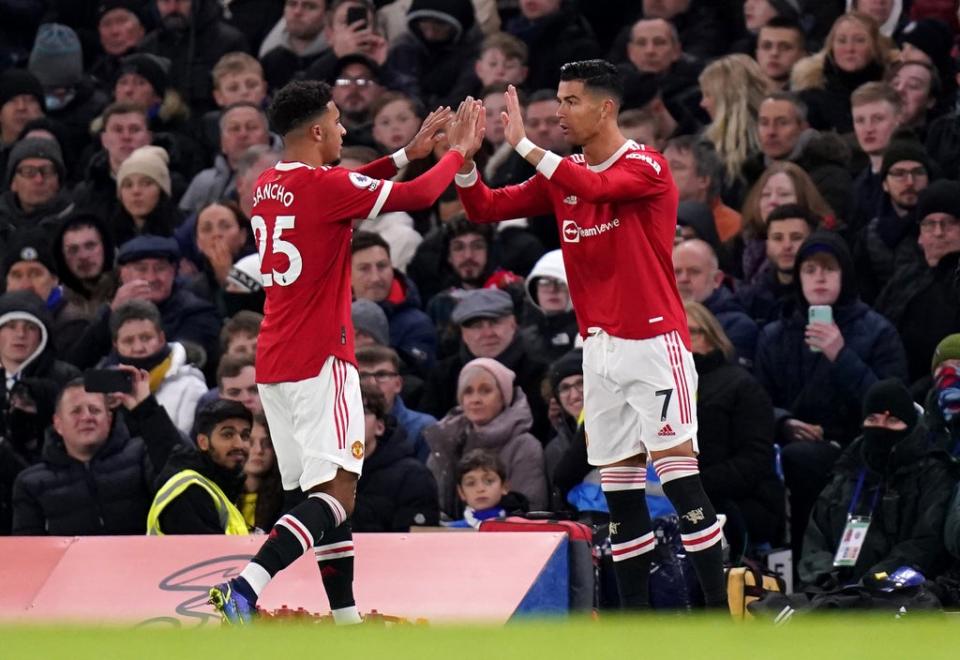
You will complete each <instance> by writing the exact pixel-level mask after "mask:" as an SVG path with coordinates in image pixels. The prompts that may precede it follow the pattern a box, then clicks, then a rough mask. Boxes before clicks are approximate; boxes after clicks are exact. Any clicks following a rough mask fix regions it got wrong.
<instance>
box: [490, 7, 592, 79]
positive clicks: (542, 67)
mask: <svg viewBox="0 0 960 660" xmlns="http://www.w3.org/2000/svg"><path fill="white" fill-rule="evenodd" d="M504 31H505V32H507V33H509V34H512V35H513V36H515V37H517V38H518V39H520V40H522V41H523V42H524V43H526V44H527V48H528V50H529V53H530V56H529V60H528V62H527V66H528V72H527V79H526V81H525V83H524V85H525V86H526V88H527V89H529V90H538V89H556V87H557V84H558V83H559V82H560V67H561V66H563V65H564V64H566V63H567V62H574V61H577V60H589V59H593V58H599V57H603V53H602V52H601V50H600V45H599V44H598V43H597V38H596V37H595V36H594V34H593V29H592V28H591V27H590V24H589V23H587V21H586V20H584V18H583V16H581V15H580V14H578V13H576V12H575V11H571V10H570V9H567V8H564V7H562V6H561V8H560V9H558V10H557V11H556V12H554V13H552V14H550V15H548V16H543V17H541V18H538V19H535V20H533V21H531V20H530V19H528V18H526V17H525V16H523V15H520V16H517V17H515V18H513V19H512V20H510V21H508V22H507V24H506V27H505V28H504Z"/></svg>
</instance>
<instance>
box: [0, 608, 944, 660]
mask: <svg viewBox="0 0 960 660" xmlns="http://www.w3.org/2000/svg"><path fill="white" fill-rule="evenodd" d="M0 658H4V659H5V660H14V659H19V658H29V659H30V660H40V659H48V658H49V659H59V658H64V659H70V660H74V659H77V660H79V659H85V658H97V659H104V658H135V659H136V660H148V659H151V658H158V659H160V658H163V659H164V660H179V659H181V658H205V659H209V660H221V659H230V660H287V659H290V660H294V659H295V658H311V659H313V658H316V659H323V660H328V659H331V660H332V659H334V658H342V659H343V660H360V659H367V658H374V659H379V658H384V659H389V660H404V659H407V658H409V659H411V660H425V659H427V658H442V659H444V660H472V659H474V658H476V659H478V660H510V659H513V658H518V659H519V658H522V659H523V660H539V659H540V658H544V659H547V660H554V659H558V658H578V659H583V660H607V659H611V660H614V659H619V658H623V660H646V659H651V660H665V659H667V658H687V659H690V660H699V659H700V658H704V659H706V658H709V659H710V660H719V659H724V658H731V659H737V660H741V659H752V658H764V659H769V660H787V659H792V658H798V659H803V660H824V659H825V658H869V659H871V660H880V659H886V658H897V659H901V658H903V659H911V660H912V659H914V658H917V659H920V660H933V659H935V658H950V659H951V660H956V659H957V658H960V617H951V616H948V617H944V616H932V617H931V616H925V617H921V616H920V615H909V616H908V617H906V618H904V619H901V620H894V619H893V618H892V617H879V618H878V617H863V616H850V615H846V616H840V615H828V616H825V617H821V618H808V619H803V620H795V621H793V622H791V623H789V624H788V625H786V626H784V627H781V628H775V627H773V626H772V625H771V624H768V623H766V622H760V621H750V622H745V623H737V622H732V621H730V620H729V619H704V618H691V617H668V618H664V617H640V618H604V619H602V620H601V621H591V620H586V619H554V620H548V621H544V620H527V621H522V622H518V623H511V624H508V625H506V626H502V627H500V626H496V627H493V626H482V625H477V626H466V625H456V626H450V625H428V626H422V627H418V626H395V627H387V628H382V627H375V626H362V627H353V628H334V627H332V626H316V625H315V626H308V625H304V624H294V623H280V624H269V625H260V626H258V627H250V628H247V629H222V628H218V627H206V628H201V629H178V630H174V629H167V630H156V629H153V630H151V629H139V630H137V629H130V628H123V627H74V626H63V627H51V626H42V627H40V626H36V627H35V626H25V625H24V626H16V625H3V626H0Z"/></svg>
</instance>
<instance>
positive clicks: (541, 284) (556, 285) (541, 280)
mask: <svg viewBox="0 0 960 660" xmlns="http://www.w3.org/2000/svg"><path fill="white" fill-rule="evenodd" d="M537 288H538V289H550V290H556V289H566V288H567V285H566V284H564V283H563V282H561V281H560V280H558V279H554V278H552V277H538V278H537Z"/></svg>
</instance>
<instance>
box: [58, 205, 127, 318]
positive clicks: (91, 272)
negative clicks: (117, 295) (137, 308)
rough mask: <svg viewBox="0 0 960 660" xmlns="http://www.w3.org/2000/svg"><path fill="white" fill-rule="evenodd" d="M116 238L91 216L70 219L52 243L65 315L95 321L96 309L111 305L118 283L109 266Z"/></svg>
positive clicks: (86, 214)
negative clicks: (106, 304)
mask: <svg viewBox="0 0 960 660" xmlns="http://www.w3.org/2000/svg"><path fill="white" fill-rule="evenodd" d="M114 251H115V249H114V245H113V238H112V236H111V235H110V232H109V230H107V228H106V226H105V225H104V223H103V221H102V220H101V219H100V218H99V217H98V216H96V215H94V214H92V213H77V214H76V215H71V216H68V217H67V218H66V219H65V221H64V223H63V225H62V226H61V228H60V231H59V232H58V233H57V235H56V237H55V238H54V240H53V259H54V262H55V263H56V268H57V273H58V274H59V275H60V282H61V283H62V284H63V298H64V300H65V301H66V304H65V308H66V310H67V311H64V312H63V313H64V314H65V315H67V314H68V315H70V316H72V317H77V318H84V319H88V320H92V319H93V318H94V316H95V315H96V311H97V308H98V307H99V306H100V305H102V304H104V303H108V302H110V298H111V297H112V295H113V290H114V287H115V286H116V279H115V278H114V277H113V272H112V271H111V269H110V265H111V264H112V263H113V256H114Z"/></svg>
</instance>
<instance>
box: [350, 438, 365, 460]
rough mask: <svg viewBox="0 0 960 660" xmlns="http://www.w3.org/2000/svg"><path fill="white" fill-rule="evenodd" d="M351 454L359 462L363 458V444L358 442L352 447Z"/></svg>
mask: <svg viewBox="0 0 960 660" xmlns="http://www.w3.org/2000/svg"><path fill="white" fill-rule="evenodd" d="M350 453H352V454H353V457H354V458H355V459H357V460H358V461H359V460H360V459H361V458H363V443H362V442H360V441H359V440H357V441H356V442H354V443H353V444H352V445H350Z"/></svg>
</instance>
